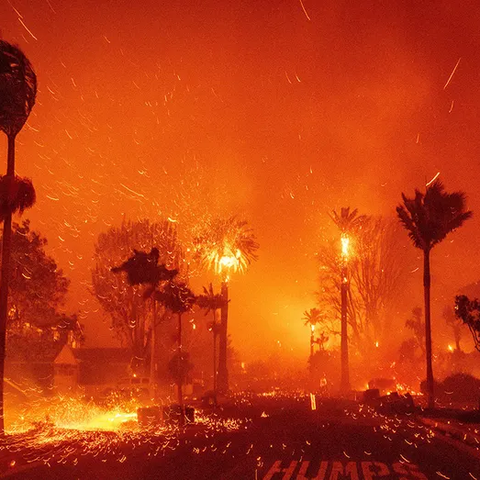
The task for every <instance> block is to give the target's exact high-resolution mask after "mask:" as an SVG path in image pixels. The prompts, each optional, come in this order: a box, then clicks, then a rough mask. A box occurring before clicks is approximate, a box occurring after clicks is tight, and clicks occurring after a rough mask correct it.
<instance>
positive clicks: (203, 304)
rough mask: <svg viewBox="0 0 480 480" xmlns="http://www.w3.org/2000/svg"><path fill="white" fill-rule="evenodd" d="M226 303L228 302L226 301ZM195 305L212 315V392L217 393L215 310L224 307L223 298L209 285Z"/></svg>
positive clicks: (216, 326) (216, 327) (217, 328)
mask: <svg viewBox="0 0 480 480" xmlns="http://www.w3.org/2000/svg"><path fill="white" fill-rule="evenodd" d="M227 301H228V300H227ZM197 305H198V306H199V307H200V308H203V309H205V310H206V312H205V315H208V313H209V312H212V314H213V321H212V322H211V324H210V326H209V330H210V331H211V332H212V333H213V392H214V394H215V395H216V393H217V335H218V333H219V332H220V328H219V324H218V323H217V310H219V309H221V308H222V307H224V306H225V298H224V296H223V295H222V294H220V293H215V292H214V291H213V285H212V284H210V286H209V288H208V290H207V289H206V288H205V287H203V295H199V296H198V297H197Z"/></svg>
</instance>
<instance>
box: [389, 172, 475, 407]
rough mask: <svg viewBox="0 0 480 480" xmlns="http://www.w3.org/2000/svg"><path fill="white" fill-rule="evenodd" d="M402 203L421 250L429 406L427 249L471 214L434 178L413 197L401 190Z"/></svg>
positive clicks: (457, 195)
mask: <svg viewBox="0 0 480 480" xmlns="http://www.w3.org/2000/svg"><path fill="white" fill-rule="evenodd" d="M402 199H403V204H400V205H399V206H398V207H397V214H398V216H399V218H400V221H401V223H402V224H403V226H404V227H405V229H406V230H407V231H408V236H409V237H410V239H411V240H412V243H413V245H414V246H415V247H416V248H419V249H420V250H422V251H423V286H424V302H425V354H426V362H427V397H428V407H429V408H434V407H435V393H434V386H433V368H432V329H431V320H430V252H431V250H432V248H433V247H434V246H435V245H437V244H438V243H440V242H441V241H442V240H443V239H444V238H445V237H446V236H447V235H448V234H449V233H450V232H452V231H453V230H455V229H457V228H458V227H461V226H462V225H463V223H464V222H465V220H468V219H469V218H470V217H471V216H472V212H471V211H469V210H466V205H465V194H464V193H463V192H453V193H447V192H446V191H445V188H444V186H443V184H442V183H441V182H440V181H439V180H436V181H434V182H433V183H431V184H430V185H427V188H426V192H425V193H422V192H420V191H419V190H415V197H413V198H408V197H406V196H405V194H403V193H402Z"/></svg>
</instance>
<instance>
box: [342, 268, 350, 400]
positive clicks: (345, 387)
mask: <svg viewBox="0 0 480 480" xmlns="http://www.w3.org/2000/svg"><path fill="white" fill-rule="evenodd" d="M340 291H341V301H342V310H341V341H340V351H341V363H342V365H341V368H342V373H341V378H340V391H341V392H342V393H347V392H349V391H350V374H349V367H348V331H347V327H348V323H347V293H348V283H347V268H346V267H343V268H342V283H341V286H340Z"/></svg>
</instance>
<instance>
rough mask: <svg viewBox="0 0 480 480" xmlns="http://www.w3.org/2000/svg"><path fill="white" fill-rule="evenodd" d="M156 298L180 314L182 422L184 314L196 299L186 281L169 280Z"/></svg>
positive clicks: (179, 350) (179, 384) (179, 365)
mask: <svg viewBox="0 0 480 480" xmlns="http://www.w3.org/2000/svg"><path fill="white" fill-rule="evenodd" d="M155 298H156V300H158V301H159V302H160V303H161V304H162V305H163V306H164V307H165V308H166V309H168V310H170V311H171V312H172V313H173V314H176V315H178V330H177V378H176V380H177V387H178V404H179V405H180V409H181V417H180V418H181V420H180V421H181V422H183V420H184V406H183V390H182V387H183V383H184V381H185V376H186V373H187V364H188V355H186V354H185V353H184V352H183V345H182V315H183V314H184V313H187V312H189V311H190V310H191V309H192V307H193V305H194V303H195V300H196V297H195V295H194V293H193V292H192V291H191V290H190V288H188V286H187V284H186V283H184V282H173V281H171V282H168V283H167V285H166V286H165V288H164V289H163V290H162V291H158V290H157V291H156V292H155Z"/></svg>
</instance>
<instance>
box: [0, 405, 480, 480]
mask: <svg viewBox="0 0 480 480" xmlns="http://www.w3.org/2000/svg"><path fill="white" fill-rule="evenodd" d="M228 414H232V416H236V417H237V419H239V421H235V422H232V423H231V424H230V423H228V422H224V423H222V422H221V421H220V420H219V424H218V426H217V427H215V428H205V426H193V427H188V428H187V429H186V432H185V433H182V434H180V435H178V434H176V433H172V434H167V435H164V434H153V433H149V432H140V433H138V432H137V433H135V434H130V433H127V434H122V435H121V436H118V434H116V433H109V432H107V433H98V432H81V433H79V434H77V433H73V432H72V434H71V435H67V436H59V437H58V439H52V438H50V437H52V436H54V434H51V435H50V436H49V435H46V436H45V437H44V438H43V439H42V440H39V439H36V440H35V441H33V440H28V441H27V440H26V437H25V438H24V439H20V438H17V439H15V438H11V439H9V440H8V444H6V443H5V442H4V444H3V446H2V452H1V455H0V468H1V472H3V475H2V476H3V478H11V479H89V480H90V479H102V480H103V479H105V480H108V479H115V480H127V479H168V480H174V479H205V480H215V479H239V480H243V479H254V480H257V479H265V480H271V479H273V480H277V479H278V480H280V479H283V480H290V479H291V480H294V479H307V478H309V479H313V478H316V479H318V480H340V479H351V480H370V479H376V478H383V479H397V480H399V479H402V480H410V479H412V480H415V479H417V480H418V479H458V480H469V479H472V480H475V479H478V480H480V454H478V453H477V457H475V456H474V455H471V454H470V452H469V451H466V450H465V449H459V448H457V447H458V443H456V442H453V441H452V440H449V439H448V438H444V437H442V438H440V437H439V436H438V435H436V434H435V432H433V431H432V430H431V429H430V428H429V427H426V426H423V425H421V424H419V423H418V422H416V421H415V420H414V418H413V417H401V418H400V417H395V416H391V417H389V416H382V415H379V414H377V413H375V412H373V411H371V410H366V409H359V408H358V407H356V406H352V405H349V406H346V405H345V404H343V403H342V402H339V401H334V400H328V401H318V403H317V409H316V410H314V411H312V409H311V404H310V401H308V399H282V400H278V401H277V400H268V401H254V402H253V405H249V404H248V402H246V403H245V404H244V405H239V406H237V407H235V408H233V409H231V410H230V411H225V412H224V415H225V416H228Z"/></svg>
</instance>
